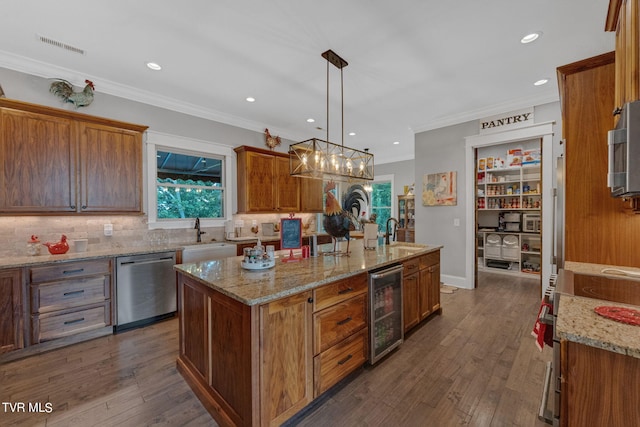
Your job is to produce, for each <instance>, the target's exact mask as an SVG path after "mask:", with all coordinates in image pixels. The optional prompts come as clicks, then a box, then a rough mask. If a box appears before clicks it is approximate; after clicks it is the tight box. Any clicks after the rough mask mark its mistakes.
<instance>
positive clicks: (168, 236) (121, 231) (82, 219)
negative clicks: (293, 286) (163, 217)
mask: <svg viewBox="0 0 640 427" xmlns="http://www.w3.org/2000/svg"><path fill="white" fill-rule="evenodd" d="M296 216H297V217H299V218H302V221H303V224H304V226H307V229H306V230H305V231H306V232H307V233H311V232H314V231H315V230H316V215H315V214H297V215H296ZM283 217H284V218H286V217H287V215H280V214H260V215H257V214H256V215H247V214H242V215H234V217H233V220H234V221H235V220H242V221H243V223H244V226H243V227H242V231H241V233H242V235H243V236H253V235H256V236H257V237H261V236H262V224H263V223H268V222H272V223H274V222H279V221H280V218H283ZM254 220H255V221H256V223H257V225H258V234H254V233H253V232H252V231H251V227H252V223H253V221H254ZM147 221H148V219H147V216H146V215H143V216H114V215H108V216H107V215H105V216H93V215H92V216H5V217H0V241H3V242H5V244H4V245H3V246H2V247H0V256H3V257H7V256H23V255H27V241H28V240H29V239H30V238H31V235H32V234H33V235H36V236H38V238H39V240H40V241H41V242H43V243H44V242H57V241H59V240H60V236H61V235H62V234H64V235H66V236H67V239H68V240H74V239H88V243H89V245H88V250H89V251H91V250H108V249H110V248H122V247H136V246H149V245H154V244H178V245H179V244H185V243H195V241H196V235H195V231H194V230H193V229H191V228H187V229H184V228H183V229H155V230H149V228H148V224H147ZM104 224H112V226H113V235H112V236H105V235H104ZM202 231H205V232H206V234H204V235H203V236H202V241H203V242H210V241H212V239H215V240H216V241H222V240H224V227H202ZM43 250H44V251H46V248H45V249H43Z"/></svg>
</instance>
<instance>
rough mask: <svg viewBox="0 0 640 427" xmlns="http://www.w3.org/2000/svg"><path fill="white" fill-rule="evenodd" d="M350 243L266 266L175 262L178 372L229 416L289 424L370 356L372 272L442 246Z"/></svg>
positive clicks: (231, 421) (226, 419)
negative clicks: (345, 252) (336, 252)
mask: <svg viewBox="0 0 640 427" xmlns="http://www.w3.org/2000/svg"><path fill="white" fill-rule="evenodd" d="M329 248H330V245H323V246H321V250H322V249H324V250H329ZM342 249H344V247H343V248H342ZM350 249H351V253H350V255H349V256H333V255H320V256H319V257H312V258H308V259H302V260H300V261H298V262H286V263H285V262H281V259H276V266H275V267H273V268H271V269H268V270H262V271H248V270H243V269H242V267H241V264H240V263H241V260H242V258H241V257H234V258H226V259H224V260H218V261H207V262H200V263H195V264H183V265H177V266H175V269H176V271H177V273H178V274H177V276H178V311H179V319H180V353H179V358H178V361H177V366H178V370H179V371H180V372H181V373H182V375H183V376H184V378H185V379H186V381H187V383H188V384H189V385H190V386H191V388H192V389H193V390H194V392H195V393H196V395H197V396H198V398H199V399H200V400H201V401H202V403H203V404H204V406H205V407H206V408H207V410H208V411H209V412H210V413H211V415H212V416H213V417H214V418H215V420H216V421H217V422H218V423H219V424H221V425H239V426H263V425H280V424H282V423H283V422H284V421H286V420H287V419H289V418H291V417H292V416H293V415H295V414H296V413H297V412H299V411H300V410H302V409H303V408H304V407H305V406H307V405H308V404H309V403H310V402H311V401H312V400H313V399H315V398H317V397H319V396H320V395H321V394H322V393H324V392H325V391H326V390H327V389H328V388H330V387H331V386H332V385H334V384H336V383H337V382H338V381H340V380H341V379H343V378H344V377H345V376H346V375H348V374H349V373H351V372H353V371H354V370H355V369H357V368H358V367H360V366H362V365H363V364H364V363H366V362H367V360H368V335H369V334H368V327H367V319H368V316H369V314H368V281H367V274H368V272H369V271H371V270H374V269H378V268H382V267H386V266H391V265H394V264H399V263H403V262H406V261H408V260H411V259H415V258H421V257H424V256H431V257H433V256H434V255H436V254H437V256H438V257H439V252H440V249H441V246H425V245H416V244H406V243H402V244H394V245H389V246H381V247H378V248H377V249H375V250H364V248H363V247H362V245H358V244H352V245H351V248H350ZM278 254H279V255H280V257H281V258H282V257H283V256H285V257H286V256H287V254H288V252H287V251H284V252H279V253H278ZM438 279H439V278H438ZM437 286H439V281H438V283H437Z"/></svg>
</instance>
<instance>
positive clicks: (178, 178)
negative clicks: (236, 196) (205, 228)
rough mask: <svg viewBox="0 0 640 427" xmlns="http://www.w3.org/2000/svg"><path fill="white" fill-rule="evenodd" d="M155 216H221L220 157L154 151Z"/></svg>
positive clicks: (221, 163) (221, 164) (166, 217)
mask: <svg viewBox="0 0 640 427" xmlns="http://www.w3.org/2000/svg"><path fill="white" fill-rule="evenodd" d="M157 158H158V164H157V179H156V195H157V207H158V213H157V216H158V219H179V218H196V217H199V218H223V217H224V185H223V179H222V178H223V177H222V171H223V170H224V167H223V163H224V161H223V160H222V159H215V158H210V157H209V158H208V157H202V156H198V155H190V154H182V153H174V152H167V151H158V152H157Z"/></svg>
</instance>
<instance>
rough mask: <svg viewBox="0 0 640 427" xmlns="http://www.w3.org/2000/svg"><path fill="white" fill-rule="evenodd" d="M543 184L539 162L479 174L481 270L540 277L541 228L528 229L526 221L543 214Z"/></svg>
mask: <svg viewBox="0 0 640 427" xmlns="http://www.w3.org/2000/svg"><path fill="white" fill-rule="evenodd" d="M541 184H542V181H541V167H540V164H539V163H536V164H530V165H527V164H525V165H522V166H518V167H508V168H500V169H492V170H478V171H477V184H476V210H477V218H478V230H477V256H478V269H479V270H487V271H498V272H509V273H515V274H536V275H539V274H540V268H541V261H542V259H541V254H542V252H541V248H542V238H541V234H540V229H539V228H535V229H530V228H529V229H525V228H524V227H525V225H524V224H525V221H524V219H525V218H526V216H527V215H538V216H539V215H540V213H541V208H542V192H541ZM483 221H484V222H486V223H490V224H491V225H492V226H486V225H482V223H483Z"/></svg>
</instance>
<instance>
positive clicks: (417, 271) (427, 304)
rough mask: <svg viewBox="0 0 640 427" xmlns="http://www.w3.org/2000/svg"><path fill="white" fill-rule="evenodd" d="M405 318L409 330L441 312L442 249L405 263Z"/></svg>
mask: <svg viewBox="0 0 640 427" xmlns="http://www.w3.org/2000/svg"><path fill="white" fill-rule="evenodd" d="M403 266H404V275H403V277H402V280H403V284H402V287H403V294H402V300H403V304H404V306H403V318H404V331H405V332H408V331H409V330H411V329H413V328H414V327H415V326H416V325H418V324H419V323H420V322H422V321H423V320H424V319H426V318H427V317H429V316H430V315H432V314H433V313H440V312H441V307H440V251H435V252H432V253H429V254H426V255H421V256H419V257H416V258H412V259H409V260H407V261H405V262H404V263H403Z"/></svg>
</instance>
